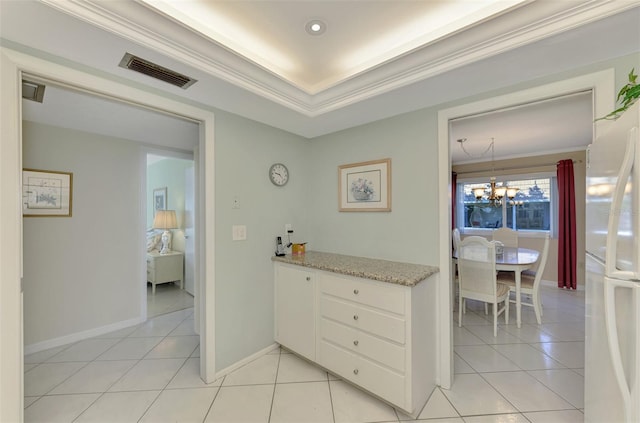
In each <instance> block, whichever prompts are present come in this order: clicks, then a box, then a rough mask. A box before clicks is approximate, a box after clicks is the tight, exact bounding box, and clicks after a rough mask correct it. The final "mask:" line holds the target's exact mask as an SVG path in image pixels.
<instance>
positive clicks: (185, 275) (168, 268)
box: [146, 151, 196, 318]
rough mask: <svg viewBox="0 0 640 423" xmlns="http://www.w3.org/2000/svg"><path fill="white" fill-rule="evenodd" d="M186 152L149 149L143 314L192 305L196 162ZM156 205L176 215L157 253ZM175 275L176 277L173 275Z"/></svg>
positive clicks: (193, 291) (194, 294) (159, 243)
mask: <svg viewBox="0 0 640 423" xmlns="http://www.w3.org/2000/svg"><path fill="white" fill-rule="evenodd" d="M183 156H184V157H183ZM187 156H188V155H180V156H176V154H175V153H174V154H171V153H170V152H162V151H158V152H153V153H148V154H147V166H146V169H147V175H146V176H147V177H146V185H147V187H146V201H147V216H146V228H147V231H146V238H147V243H146V254H147V281H146V285H147V289H146V296H147V318H151V317H155V316H159V315H161V314H166V313H171V312H174V311H179V310H183V309H186V308H192V307H193V306H194V297H195V296H196V291H195V261H194V254H195V242H194V241H195V236H194V235H195V234H194V212H195V186H194V182H195V181H194V177H195V167H194V161H193V158H192V157H187ZM156 197H158V198H157V200H159V201H155V200H156ZM160 203H161V204H160ZM158 209H163V210H169V211H173V212H174V213H175V215H176V222H175V223H176V224H175V226H176V228H173V229H169V232H170V234H171V238H170V239H169V242H170V248H169V250H170V252H169V253H167V254H161V253H160V251H161V250H162V239H161V238H162V233H163V230H162V229H157V228H154V218H155V216H156V212H157V210H158ZM177 277H180V279H179V280H175V278H177Z"/></svg>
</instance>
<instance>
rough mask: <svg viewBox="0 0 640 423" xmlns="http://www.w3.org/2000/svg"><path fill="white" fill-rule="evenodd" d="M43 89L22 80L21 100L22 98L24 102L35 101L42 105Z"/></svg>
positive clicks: (38, 85) (40, 86)
mask: <svg viewBox="0 0 640 423" xmlns="http://www.w3.org/2000/svg"><path fill="white" fill-rule="evenodd" d="M44 88H45V86H44V85H42V84H38V83H37V82H31V81H27V80H26V79H23V80H22V98H24V99H25V100H31V101H37V102H38V103H42V99H44Z"/></svg>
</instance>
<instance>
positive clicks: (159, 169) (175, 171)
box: [147, 157, 193, 228]
mask: <svg viewBox="0 0 640 423" xmlns="http://www.w3.org/2000/svg"><path fill="white" fill-rule="evenodd" d="M190 167H193V160H183V159H176V158H171V157H168V158H166V159H163V160H160V161H158V162H155V163H153V164H151V165H148V166H147V228H150V227H151V226H152V225H153V190H154V189H156V188H165V187H166V188H167V210H175V211H176V217H177V219H178V227H179V228H184V207H185V205H184V189H185V170H186V169H188V168H190Z"/></svg>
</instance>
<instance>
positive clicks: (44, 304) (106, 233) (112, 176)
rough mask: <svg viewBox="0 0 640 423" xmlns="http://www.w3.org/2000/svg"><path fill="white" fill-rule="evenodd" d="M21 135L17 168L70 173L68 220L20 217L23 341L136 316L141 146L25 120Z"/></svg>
mask: <svg viewBox="0 0 640 423" xmlns="http://www.w3.org/2000/svg"><path fill="white" fill-rule="evenodd" d="M22 137H23V160H22V161H23V166H24V167H27V168H35V169H43V170H57V171H62V172H72V173H73V204H72V216H71V217H55V218H52V217H32V218H25V219H24V220H23V232H24V240H23V242H24V244H23V250H24V342H25V345H27V346H28V345H31V344H35V343H40V342H45V341H50V340H52V339H56V338H60V337H64V336H69V335H73V334H76V333H78V332H83V331H89V330H92V329H95V328H99V327H102V326H108V325H111V324H114V323H118V322H125V321H127V320H131V319H135V318H138V317H139V316H140V304H141V303H142V298H141V295H142V290H141V289H140V288H141V283H142V282H141V281H140V276H141V274H140V271H141V270H142V269H141V265H140V263H139V257H140V248H142V246H141V245H140V244H138V243H137V242H136V240H137V238H136V237H135V233H136V231H137V230H138V222H139V219H140V205H141V202H140V195H141V193H142V185H141V184H142V181H141V177H140V175H141V172H140V167H141V165H142V163H143V158H142V152H141V149H140V146H139V145H138V144H137V143H134V142H131V141H127V140H122V139H117V138H112V137H105V136H102V135H97V134H90V133H87V132H81V131H75V130H70V129H65V128H59V127H55V126H50V125H41V124H36V123H32V122H23V134H22ZM132 241H133V242H132Z"/></svg>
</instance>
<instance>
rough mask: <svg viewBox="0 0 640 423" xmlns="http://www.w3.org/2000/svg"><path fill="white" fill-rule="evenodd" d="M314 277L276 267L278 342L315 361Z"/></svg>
mask: <svg viewBox="0 0 640 423" xmlns="http://www.w3.org/2000/svg"><path fill="white" fill-rule="evenodd" d="M314 277H315V275H314V273H313V272H309V271H305V270H298V269H293V268H290V267H286V266H283V265H276V270H275V284H276V285H275V291H276V292H275V299H276V304H275V307H276V322H275V326H276V333H275V336H276V341H277V342H278V343H280V344H281V345H283V346H285V347H286V348H289V349H291V350H292V351H295V352H296V353H298V354H300V355H302V356H304V357H306V358H308V359H310V360H315V350H316V344H315V302H314V286H315V285H314V284H315V281H314Z"/></svg>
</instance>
